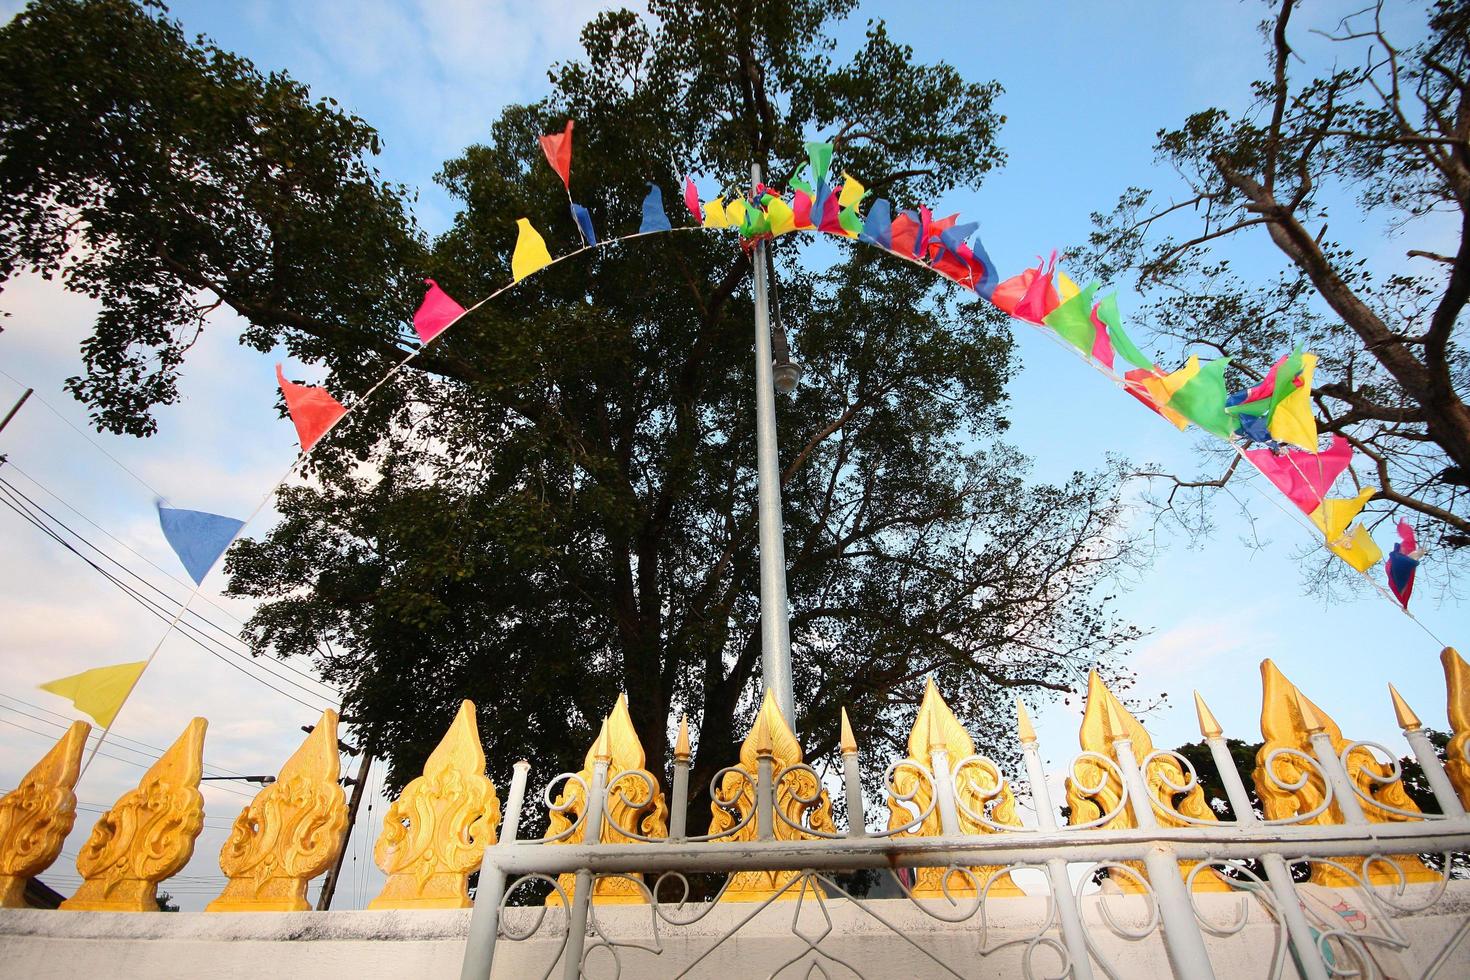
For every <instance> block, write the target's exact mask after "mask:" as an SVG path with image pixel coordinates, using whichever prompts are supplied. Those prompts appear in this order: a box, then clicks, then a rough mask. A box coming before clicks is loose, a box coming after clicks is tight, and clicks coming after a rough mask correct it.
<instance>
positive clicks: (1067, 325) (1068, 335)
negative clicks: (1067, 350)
mask: <svg viewBox="0 0 1470 980" xmlns="http://www.w3.org/2000/svg"><path fill="white" fill-rule="evenodd" d="M1067 282H1068V283H1072V280H1070V279H1068V280H1067ZM1098 287H1099V284H1098V283H1092V284H1091V285H1090V286H1088V287H1087V289H1086V291H1085V292H1084V291H1082V290H1079V289H1078V288H1077V285H1076V283H1072V286H1071V289H1072V295H1071V298H1070V299H1065V300H1063V301H1062V302H1061V304H1060V305H1059V306H1058V307H1057V308H1056V309H1054V310H1052V311H1051V312H1050V313H1048V314H1047V315H1046V320H1045V321H1044V322H1045V323H1046V325H1047V326H1048V327H1051V328H1052V329H1053V330H1055V331H1056V332H1057V333H1058V334H1060V335H1061V337H1062V339H1063V340H1065V341H1066V342H1067V343H1069V344H1071V345H1072V346H1073V347H1075V348H1077V349H1078V350H1080V351H1083V352H1088V351H1090V350H1091V349H1092V343H1093V337H1094V334H1095V333H1096V329H1095V328H1094V327H1093V325H1092V294H1093V293H1095V292H1097V290H1098Z"/></svg>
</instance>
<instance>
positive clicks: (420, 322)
mask: <svg viewBox="0 0 1470 980" xmlns="http://www.w3.org/2000/svg"><path fill="white" fill-rule="evenodd" d="M424 282H426V283H428V286H429V291H428V292H427V293H425V294H424V301H423V302H422V303H420V304H419V310H418V312H417V313H415V314H414V315H413V329H414V332H415V333H417V334H418V335H419V340H422V341H423V342H424V343H426V344H427V343H428V342H429V341H431V340H433V339H434V338H435V337H437V336H439V334H440V333H441V332H443V330H444V328H445V327H447V326H449V325H450V324H451V323H453V322H454V321H455V320H458V319H459V318H460V317H462V316H464V307H463V306H460V305H459V304H458V303H456V302H455V301H454V300H452V299H450V298H449V294H448V293H446V292H445V291H444V290H442V289H440V288H439V284H438V283H437V282H435V281H434V280H432V279H425V280H424Z"/></svg>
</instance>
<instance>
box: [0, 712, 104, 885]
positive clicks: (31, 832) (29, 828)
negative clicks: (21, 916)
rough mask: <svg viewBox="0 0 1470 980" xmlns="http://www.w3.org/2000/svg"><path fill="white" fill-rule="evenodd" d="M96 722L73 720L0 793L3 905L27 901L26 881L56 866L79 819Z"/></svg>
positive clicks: (0, 878) (0, 873)
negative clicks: (80, 786) (82, 778)
mask: <svg viewBox="0 0 1470 980" xmlns="http://www.w3.org/2000/svg"><path fill="white" fill-rule="evenodd" d="M91 731H92V726H91V725H89V724H87V723H86V722H85V721H74V722H72V723H71V727H70V728H68V729H67V730H66V732H65V733H64V734H63V735H62V736H61V738H60V739H58V740H57V742H56V744H55V745H53V746H52V747H51V750H50V751H49V752H47V753H46V754H45V755H44V756H42V757H41V761H39V762H37V763H36V764H35V765H34V766H32V767H31V770H30V772H28V773H26V774H25V777H24V778H23V779H21V781H20V784H19V785H17V786H16V787H15V789H13V790H11V791H10V792H9V793H6V794H5V795H4V797H0V908H7V909H17V908H25V907H26V900H25V894H26V883H27V882H28V881H29V880H30V879H32V878H34V877H35V876H36V875H39V874H40V873H41V872H43V871H45V870H46V869H47V868H49V867H51V863H52V862H53V861H55V860H56V856H57V855H58V854H60V853H61V845H62V844H63V843H64V842H65V841H66V835H67V834H69V833H71V828H72V824H73V823H75V822H76V819H77V794H76V793H75V792H74V791H73V789H74V787H75V786H76V782H77V776H78V775H80V773H81V763H82V749H84V748H86V745H87V736H88V734H90V733H91Z"/></svg>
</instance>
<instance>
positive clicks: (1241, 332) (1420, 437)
mask: <svg viewBox="0 0 1470 980" xmlns="http://www.w3.org/2000/svg"><path fill="white" fill-rule="evenodd" d="M1298 6H1299V5H1298V3H1297V2H1296V0H1273V2H1272V3H1271V8H1272V9H1271V15H1270V17H1269V19H1267V20H1266V21H1265V22H1263V24H1262V36H1263V38H1264V41H1265V57H1264V62H1265V63H1264V65H1263V76H1264V77H1262V78H1261V80H1260V81H1258V82H1256V83H1255V84H1254V86H1253V87H1252V91H1251V92H1250V93H1249V94H1250V98H1249V100H1248V101H1249V104H1248V106H1247V107H1246V108H1245V109H1244V110H1243V111H1238V112H1232V111H1228V110H1226V109H1223V108H1219V107H1209V108H1202V109H1200V110H1199V111H1198V112H1195V113H1193V114H1191V115H1190V116H1189V117H1188V118H1187V119H1185V120H1184V121H1183V123H1182V124H1181V125H1179V126H1178V127H1177V128H1173V129H1164V130H1161V131H1160V132H1159V134H1158V143H1157V146H1156V149H1157V153H1158V158H1159V161H1160V162H1161V163H1163V164H1166V165H1167V168H1168V170H1169V171H1172V172H1173V173H1174V174H1177V176H1178V178H1179V179H1178V181H1177V182H1174V183H1173V184H1169V185H1165V186H1164V187H1161V188H1158V189H1148V188H1143V187H1135V188H1131V189H1129V190H1128V191H1127V192H1126V193H1125V194H1124V195H1123V196H1122V198H1121V199H1120V201H1119V203H1118V205H1117V207H1116V208H1115V209H1114V210H1113V211H1111V212H1110V213H1107V214H1101V215H1096V216H1095V219H1096V221H1097V230H1096V232H1095V233H1094V235H1093V237H1092V240H1091V242H1090V244H1089V246H1088V247H1087V248H1086V249H1084V250H1082V253H1083V254H1082V257H1083V258H1084V259H1085V260H1086V262H1087V264H1088V265H1090V266H1091V267H1092V269H1093V271H1096V272H1097V273H1098V274H1100V275H1101V276H1103V277H1105V278H1108V279H1114V280H1117V279H1121V278H1123V277H1125V276H1127V275H1129V274H1130V273H1131V274H1132V276H1133V277H1134V278H1135V279H1136V282H1137V286H1138V291H1139V293H1140V294H1141V295H1142V296H1143V297H1145V303H1144V305H1143V309H1142V310H1141V311H1140V315H1139V318H1140V319H1141V320H1143V321H1144V322H1148V323H1151V324H1152V325H1153V327H1154V328H1155V329H1156V330H1157V332H1158V334H1159V337H1160V340H1161V341H1162V342H1163V344H1164V346H1167V347H1174V348H1176V350H1175V351H1173V352H1171V353H1175V352H1177V348H1180V347H1182V348H1183V349H1185V350H1193V351H1197V352H1200V353H1202V354H1207V355H1217V356H1228V357H1230V358H1231V362H1230V367H1231V371H1232V374H1233V376H1234V377H1235V379H1236V380H1238V381H1240V382H1241V384H1240V385H1239V386H1240V387H1244V386H1246V385H1250V384H1255V383H1257V382H1258V381H1259V380H1260V379H1261V378H1262V377H1264V375H1265V373H1266V371H1267V369H1268V368H1269V367H1270V365H1271V363H1272V361H1273V360H1275V359H1276V358H1277V357H1279V356H1281V355H1283V354H1285V353H1287V352H1288V351H1290V350H1291V349H1292V347H1293V345H1294V344H1296V343H1304V344H1305V345H1306V349H1307V350H1308V351H1310V352H1315V353H1316V354H1318V355H1319V357H1320V361H1319V363H1318V366H1317V371H1316V380H1315V382H1314V391H1313V401H1314V410H1315V413H1316V415H1317V417H1318V419H1319V424H1320V429H1321V430H1322V431H1323V432H1324V433H1338V434H1340V435H1342V436H1343V437H1344V438H1346V439H1347V440H1348V441H1349V442H1350V443H1351V444H1352V446H1353V449H1354V450H1355V453H1356V454H1357V462H1356V463H1355V466H1354V474H1355V477H1356V479H1358V480H1359V481H1360V484H1361V485H1365V486H1375V487H1377V488H1378V493H1377V495H1376V496H1375V497H1374V500H1373V502H1372V503H1371V504H1370V507H1369V512H1368V513H1367V514H1365V518H1368V524H1369V526H1370V528H1371V527H1373V526H1377V525H1379V524H1382V523H1383V522H1384V521H1385V520H1387V519H1390V518H1393V519H1397V518H1399V517H1405V518H1408V519H1409V520H1410V521H1411V523H1414V524H1417V525H1418V527H1419V531H1420V541H1421V543H1423V544H1425V545H1427V546H1428V547H1429V548H1430V549H1431V550H1433V551H1436V552H1438V554H1437V555H1436V557H1438V558H1440V559H1444V558H1454V561H1453V562H1451V563H1446V562H1444V561H1439V562H1435V563H1433V564H1432V565H1431V566H1430V574H1432V575H1437V576H1441V581H1442V582H1443V581H1445V579H1444V578H1443V576H1444V571H1443V569H1445V568H1446V567H1447V564H1449V565H1457V564H1459V563H1460V562H1461V561H1462V560H1463V558H1464V557H1465V555H1467V554H1470V549H1467V547H1466V546H1467V545H1470V492H1467V488H1470V406H1467V404H1466V397H1467V395H1466V391H1467V384H1470V358H1467V352H1466V347H1465V344H1464V342H1463V338H1462V337H1461V333H1462V328H1463V326H1464V323H1465V315H1464V314H1465V306H1466V302H1467V300H1470V5H1467V4H1466V3H1464V2H1463V0H1434V2H1432V3H1429V4H1427V5H1423V6H1415V7H1408V6H1403V7H1398V8H1391V9H1390V8H1386V7H1385V5H1384V4H1383V3H1381V2H1380V3H1377V4H1376V5H1372V4H1370V5H1369V6H1368V7H1367V8H1366V9H1364V10H1362V11H1360V12H1358V13H1355V14H1353V15H1351V16H1349V17H1347V18H1345V19H1344V20H1342V21H1341V22H1340V23H1337V24H1331V23H1313V24H1302V23H1299V18H1298V16H1297V9H1298ZM1411 13H1420V14H1423V15H1424V16H1423V20H1422V21H1421V23H1422V25H1423V27H1422V31H1420V32H1417V33H1416V30H1415V27H1414V25H1413V24H1412V23H1408V24H1405V23H1403V22H1404V21H1412V18H1411V17H1410V16H1409V14H1411ZM1390 14H1392V15H1395V16H1396V17H1397V19H1398V20H1399V21H1400V23H1399V24H1398V25H1397V26H1396V28H1394V29H1391V28H1390V27H1389V26H1387V25H1386V17H1387V16H1389V15H1390ZM1395 34H1407V39H1403V38H1401V37H1396V36H1393V35H1395ZM1308 42H1311V43H1308ZM1302 51H1306V54H1305V55H1304V54H1303V53H1301V52H1302ZM1329 58H1332V59H1334V60H1333V61H1332V62H1331V63H1330V64H1329V63H1328V59H1329ZM1385 235H1387V241H1388V242H1390V243H1393V244H1394V246H1395V251H1396V252H1397V251H1398V250H1399V249H1402V251H1401V252H1398V254H1400V255H1404V256H1405V258H1404V260H1403V261H1401V262H1398V263H1393V262H1392V261H1389V262H1388V263H1387V265H1388V267H1387V268H1385V267H1384V265H1385V262H1384V261H1383V258H1382V256H1381V252H1380V251H1379V250H1380V249H1381V248H1382V247H1383V244H1384V241H1385ZM1261 256H1275V258H1276V259H1277V260H1278V262H1279V265H1277V266H1276V267H1275V270H1274V271H1269V270H1268V271H1262V263H1261V262H1260V261H1259V259H1260V257H1261ZM1268 265H1269V263H1268ZM1237 463H1238V457H1236V456H1234V455H1230V456H1228V458H1227V457H1221V459H1220V466H1221V467H1222V469H1223V475H1219V476H1215V475H1214V474H1206V475H1205V476H1203V477H1199V478H1196V479H1185V478H1182V477H1179V476H1175V475H1165V474H1153V475H1155V476H1159V477H1161V478H1162V479H1163V480H1164V481H1165V485H1166V486H1167V487H1168V489H1169V493H1168V496H1167V498H1164V499H1165V500H1166V501H1170V502H1176V503H1177V502H1178V495H1179V492H1180V490H1181V489H1186V490H1189V491H1190V492H1204V493H1208V492H1211V491H1212V490H1214V489H1217V488H1219V487H1221V486H1224V485H1225V484H1226V483H1228V482H1230V481H1231V480H1232V479H1236V478H1238V476H1239V475H1240V471H1241V470H1242V469H1244V468H1243V467H1239V466H1238V465H1237ZM1217 472H1218V471H1217ZM1193 513H1195V514H1198V513H1202V512H1201V511H1194V512H1193ZM1172 514H1173V515H1174V516H1180V517H1183V516H1184V515H1185V514H1186V511H1185V510H1184V509H1182V508H1175V509H1173V510H1172ZM1185 522H1186V523H1194V522H1193V519H1192V518H1187V517H1186V518H1185ZM1196 526H1197V525H1196ZM1323 554H1324V555H1325V552H1324V553H1323ZM1326 560H1327V562H1328V565H1329V566H1330V567H1332V568H1334V569H1335V568H1338V567H1339V566H1337V565H1336V563H1335V561H1334V560H1333V559H1331V558H1330V557H1329V558H1327V559H1326ZM1436 566H1437V569H1436ZM1319 581H1326V580H1325V579H1319Z"/></svg>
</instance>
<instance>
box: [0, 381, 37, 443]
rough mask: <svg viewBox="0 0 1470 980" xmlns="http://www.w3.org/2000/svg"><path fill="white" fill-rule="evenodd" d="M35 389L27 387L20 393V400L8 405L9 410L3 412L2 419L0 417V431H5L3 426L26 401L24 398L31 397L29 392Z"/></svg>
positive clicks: (8, 422)
mask: <svg viewBox="0 0 1470 980" xmlns="http://www.w3.org/2000/svg"><path fill="white" fill-rule="evenodd" d="M35 390H36V389H34V388H27V389H26V390H25V391H23V392H22V393H21V396H20V400H19V401H17V402H16V403H15V404H14V405H12V406H10V411H8V412H6V413H5V417H4V418H3V419H0V432H4V431H5V427H6V426H7V425H9V424H10V420H11V419H13V418H15V413H16V412H18V411H20V407H21V406H22V405H24V404H25V403H26V399H27V398H29V397H31V392H33V391H35Z"/></svg>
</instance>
